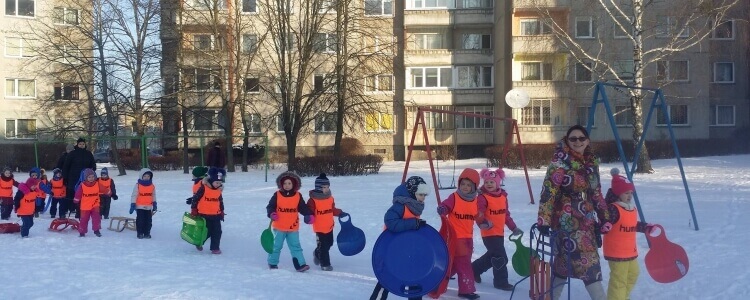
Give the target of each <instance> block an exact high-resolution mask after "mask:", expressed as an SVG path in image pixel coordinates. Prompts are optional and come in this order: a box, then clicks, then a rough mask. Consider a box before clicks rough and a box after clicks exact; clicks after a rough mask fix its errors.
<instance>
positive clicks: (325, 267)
mask: <svg viewBox="0 0 750 300" xmlns="http://www.w3.org/2000/svg"><path fill="white" fill-rule="evenodd" d="M320 269H321V270H323V271H333V267H331V266H322V267H320Z"/></svg>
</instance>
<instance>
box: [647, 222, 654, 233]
mask: <svg viewBox="0 0 750 300" xmlns="http://www.w3.org/2000/svg"><path fill="white" fill-rule="evenodd" d="M655 225H656V224H651V223H646V232H645V233H646V234H649V233H651V230H654V226H655Z"/></svg>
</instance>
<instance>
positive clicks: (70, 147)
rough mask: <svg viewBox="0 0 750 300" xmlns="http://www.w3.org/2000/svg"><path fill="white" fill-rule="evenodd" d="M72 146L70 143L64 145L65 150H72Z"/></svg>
mask: <svg viewBox="0 0 750 300" xmlns="http://www.w3.org/2000/svg"><path fill="white" fill-rule="evenodd" d="M73 147H74V145H71V144H67V145H65V152H70V151H73Z"/></svg>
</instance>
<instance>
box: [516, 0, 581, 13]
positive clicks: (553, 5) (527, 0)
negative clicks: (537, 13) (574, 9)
mask: <svg viewBox="0 0 750 300" xmlns="http://www.w3.org/2000/svg"><path fill="white" fill-rule="evenodd" d="M570 5H571V0H515V1H513V9H514V10H516V11H529V10H536V9H538V8H545V9H552V10H557V9H559V10H568V9H569V8H570Z"/></svg>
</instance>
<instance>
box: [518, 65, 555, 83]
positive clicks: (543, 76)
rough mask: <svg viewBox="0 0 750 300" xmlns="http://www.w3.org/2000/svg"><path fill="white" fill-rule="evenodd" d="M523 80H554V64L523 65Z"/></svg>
mask: <svg viewBox="0 0 750 300" xmlns="http://www.w3.org/2000/svg"><path fill="white" fill-rule="evenodd" d="M521 80H552V64H551V63H542V62H524V63H521Z"/></svg>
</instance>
